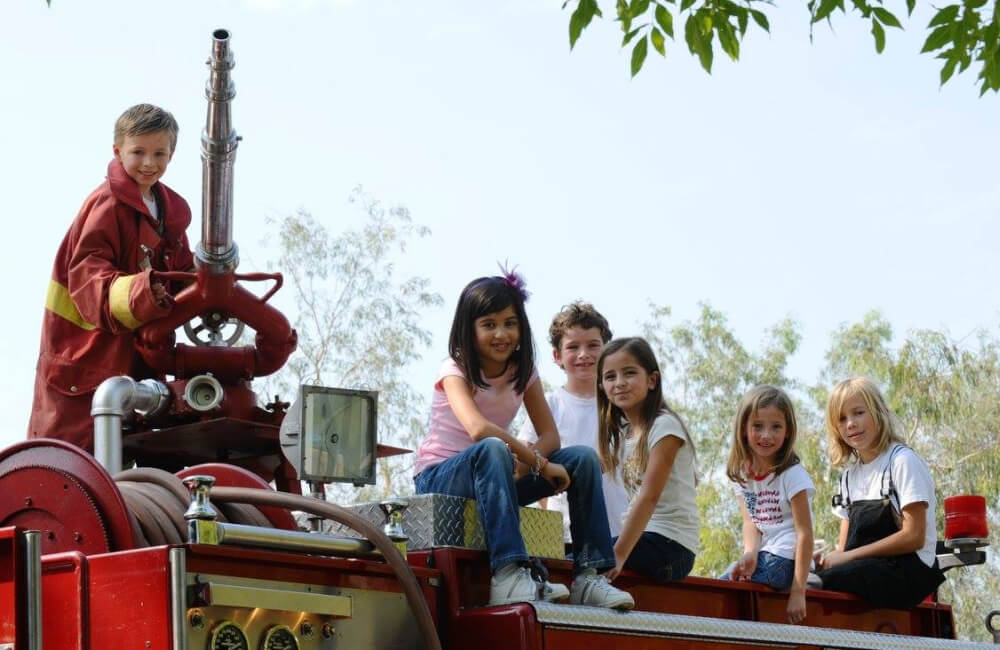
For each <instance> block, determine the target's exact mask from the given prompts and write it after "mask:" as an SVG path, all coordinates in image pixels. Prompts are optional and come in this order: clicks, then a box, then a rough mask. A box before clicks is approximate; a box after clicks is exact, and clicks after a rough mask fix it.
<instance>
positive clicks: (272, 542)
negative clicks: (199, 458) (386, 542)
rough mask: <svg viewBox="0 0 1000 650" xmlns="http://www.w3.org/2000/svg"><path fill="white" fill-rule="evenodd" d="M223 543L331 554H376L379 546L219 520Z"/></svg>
mask: <svg viewBox="0 0 1000 650" xmlns="http://www.w3.org/2000/svg"><path fill="white" fill-rule="evenodd" d="M216 526H217V527H218V530H219V543H220V544H234V545H242V546H255V547H258V548H269V549H276V550H282V551H298V552H303V553H318V554H322V555H330V554H334V553H340V554H349V555H376V554H378V551H376V550H375V545H374V544H372V543H371V542H369V541H368V540H367V539H358V538H354V537H333V536H331V535H317V534H316V533H304V532H301V531H297V530H281V529H278V528H263V527H261V526H245V525H243V524H230V523H217V524H216Z"/></svg>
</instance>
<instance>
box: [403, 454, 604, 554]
mask: <svg viewBox="0 0 1000 650" xmlns="http://www.w3.org/2000/svg"><path fill="white" fill-rule="evenodd" d="M549 460H550V461H551V462H553V463H558V464H560V465H562V466H563V467H565V468H566V472H567V473H568V474H569V478H570V486H569V489H568V490H566V494H567V495H568V497H569V530H570V536H571V537H572V538H573V566H574V569H575V570H576V571H577V572H579V571H580V570H582V569H589V568H594V569H605V568H609V567H613V566H614V565H615V554H614V548H613V546H612V544H611V532H610V530H609V529H608V514H607V510H606V509H605V506H604V493H603V492H602V491H601V468H600V462H599V461H598V460H597V453H596V452H594V450H593V449H591V448H589V447H582V446H577V447H564V448H562V449H558V450H556V451H554V452H552V454H551V455H549ZM413 482H414V484H415V486H416V490H417V494H428V493H432V492H433V493H438V494H450V495H452V496H457V497H465V498H467V499H475V500H476V509H477V510H478V512H479V521H480V522H482V525H483V532H484V533H485V537H486V549H487V551H488V552H489V558H490V568H491V569H494V570H495V569H498V568H500V567H502V566H504V565H505V564H510V563H511V562H525V561H527V560H528V552H527V551H526V550H525V547H524V539H522V538H521V527H520V517H519V516H518V511H517V508H518V506H519V505H528V504H529V503H534V502H535V501H538V500H539V499H543V498H545V497H550V496H552V495H553V494H555V490H554V489H553V488H552V484H551V483H549V482H548V481H547V480H545V479H544V478H542V477H541V476H534V475H530V474H529V475H528V476H525V477H522V478H521V479H520V480H519V481H517V482H516V483H515V482H514V459H513V457H512V456H511V454H510V451H509V450H508V449H507V445H506V444H504V442H503V441H502V440H500V439H499V438H486V439H485V440H480V441H479V442H477V443H476V444H474V445H472V446H471V447H469V448H468V449H466V450H465V451H463V452H461V453H459V454H455V455H454V456H452V457H451V458H449V459H448V460H445V461H443V462H441V463H438V464H437V465H434V466H432V467H428V468H427V469H425V470H424V471H422V472H420V474H418V475H417V476H415V477H413Z"/></svg>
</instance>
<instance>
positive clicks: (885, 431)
mask: <svg viewBox="0 0 1000 650" xmlns="http://www.w3.org/2000/svg"><path fill="white" fill-rule="evenodd" d="M856 395H860V396H861V399H862V400H864V402H865V407H866V408H867V409H868V412H869V413H871V415H872V419H873V420H874V421H875V426H876V427H877V428H878V446H877V448H876V452H877V453H876V456H877V455H878V454H881V453H882V452H883V451H885V450H886V449H888V448H889V445H891V444H892V443H894V442H904V440H903V435H902V432H901V429H902V427H901V425H900V424H899V420H898V419H897V418H896V416H895V414H894V413H893V412H892V411H890V410H889V404H888V403H887V402H886V401H885V397H883V396H882V391H880V390H879V389H878V386H876V385H875V382H873V381H872V380H871V379H868V378H867V377H852V378H851V379H845V380H844V381H842V382H840V383H839V384H837V385H836V386H834V387H833V390H832V391H830V399H829V400H827V403H826V435H827V439H828V440H829V442H830V449H829V450H828V453H829V455H830V462H831V463H833V465H834V466H836V467H843V466H844V465H846V464H847V462H848V461H850V460H851V458H856V457H857V456H858V452H857V450H856V449H854V448H853V447H851V446H850V445H848V444H847V443H846V442H844V439H843V438H841V437H840V431H839V430H838V428H837V425H838V424H839V423H840V413H841V411H842V410H843V408H844V402H846V401H847V400H849V399H851V398H852V397H854V396H856Z"/></svg>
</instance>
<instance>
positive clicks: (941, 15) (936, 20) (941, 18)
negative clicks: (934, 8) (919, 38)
mask: <svg viewBox="0 0 1000 650" xmlns="http://www.w3.org/2000/svg"><path fill="white" fill-rule="evenodd" d="M959 9H961V7H959V6H958V5H948V6H947V7H945V8H944V9H940V10H938V12H937V13H936V14H934V17H933V18H931V22H929V23H927V27H937V26H938V25H944V24H945V23H951V22H955V18H957V17H958V11H959Z"/></svg>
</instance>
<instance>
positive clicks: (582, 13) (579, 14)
mask: <svg viewBox="0 0 1000 650" xmlns="http://www.w3.org/2000/svg"><path fill="white" fill-rule="evenodd" d="M600 13H601V12H600V10H599V9H598V8H597V0H580V2H579V4H577V5H576V9H574V10H573V14H572V15H571V16H570V17H569V49H571V50H572V49H573V46H574V45H576V41H577V39H578V38H580V34H581V33H583V30H584V29H585V28H586V27H587V25H589V24H590V21H591V20H593V18H594V16H595V15H600Z"/></svg>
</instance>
